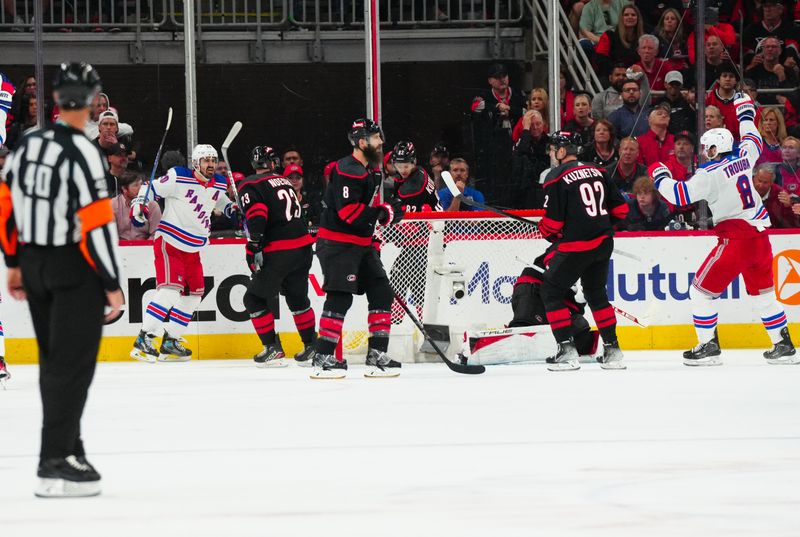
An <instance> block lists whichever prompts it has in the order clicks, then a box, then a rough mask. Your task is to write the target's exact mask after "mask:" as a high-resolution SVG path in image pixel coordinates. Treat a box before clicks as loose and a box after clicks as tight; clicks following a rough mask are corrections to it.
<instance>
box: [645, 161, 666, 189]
mask: <svg viewBox="0 0 800 537" xmlns="http://www.w3.org/2000/svg"><path fill="white" fill-rule="evenodd" d="M647 175H649V176H650V177H652V178H653V181H655V187H656V190H658V185H659V184H660V183H661V181H663V180H664V179H672V172H670V171H669V168H667V165H666V164H664V163H663V162H658V161H656V162H654V163H652V164H651V165H650V166H648V168H647Z"/></svg>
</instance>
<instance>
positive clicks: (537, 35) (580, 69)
mask: <svg viewBox="0 0 800 537" xmlns="http://www.w3.org/2000/svg"><path fill="white" fill-rule="evenodd" d="M525 2H526V4H527V5H528V10H529V11H530V13H531V14H532V15H533V57H534V58H544V59H547V58H549V56H550V50H549V49H548V45H547V34H548V32H549V28H548V26H547V5H546V4H547V3H548V2H547V1H546V0H525ZM558 20H559V21H560V24H559V25H558V34H559V35H558V41H559V44H560V47H559V52H560V55H561V64H562V66H564V67H566V69H567V70H568V71H569V74H570V75H571V76H572V79H573V80H574V81H575V82H576V83H583V84H585V86H584V87H583V88H581V89H584V90H586V91H589V92H592V93H599V92H600V91H603V85H602V84H601V83H600V79H599V78H598V77H597V73H596V72H595V70H594V67H593V66H592V62H591V61H589V58H588V57H587V56H586V53H585V52H584V51H583V48H582V47H581V46H580V43H579V42H578V37H577V36H576V35H575V33H574V32H573V31H572V27H571V26H570V23H569V17H567V14H566V12H565V11H564V8H563V7H561V6H560V5H559V9H558Z"/></svg>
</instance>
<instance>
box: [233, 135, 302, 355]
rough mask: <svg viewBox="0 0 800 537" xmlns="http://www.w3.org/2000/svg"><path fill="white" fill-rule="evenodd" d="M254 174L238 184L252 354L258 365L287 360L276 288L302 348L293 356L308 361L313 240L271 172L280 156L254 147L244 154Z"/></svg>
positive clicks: (282, 182) (288, 190) (291, 196)
mask: <svg viewBox="0 0 800 537" xmlns="http://www.w3.org/2000/svg"><path fill="white" fill-rule="evenodd" d="M250 160H251V164H252V165H253V169H254V170H255V173H254V174H253V175H251V176H249V177H247V178H245V179H244V180H243V181H241V182H240V183H239V184H238V191H239V200H240V202H241V204H242V211H243V212H244V215H245V218H246V219H247V230H248V231H249V238H248V242H247V264H248V266H249V267H250V271H251V272H252V278H251V280H250V284H249V285H248V286H247V292H246V293H245V295H244V306H245V308H247V312H248V313H249V314H250V320H251V321H252V323H253V326H254V327H255V329H256V333H257V334H258V337H259V338H260V339H261V343H262V344H263V345H264V350H263V351H261V352H260V353H258V354H256V355H255V356H254V357H253V359H254V360H255V362H256V365H257V366H258V367H285V366H287V365H288V360H287V359H286V357H285V356H284V354H283V349H282V347H281V345H280V343H279V342H278V341H277V339H276V335H275V313H277V312H274V311H272V310H271V309H270V305H271V303H272V307H274V304H275V302H274V301H273V298H274V297H276V296H277V295H278V292H281V293H282V294H283V295H284V296H285V297H286V305H287V306H289V309H290V310H291V312H292V315H293V316H294V323H295V326H297V331H298V332H300V338H301V339H302V340H303V346H304V348H303V350H302V351H300V352H299V353H298V354H297V355H296V356H295V357H294V358H295V360H297V362H298V363H300V364H301V365H310V364H311V359H312V358H313V356H314V338H315V332H314V327H315V318H314V310H312V309H311V302H310V301H309V299H308V272H309V270H310V269H311V261H312V257H313V252H312V249H311V245H312V244H313V242H314V239H313V238H312V237H311V235H309V234H308V228H307V227H306V225H305V223H304V222H303V219H302V218H300V216H301V208H300V202H299V201H298V200H297V196H296V195H295V192H294V189H293V188H292V183H291V182H290V181H289V180H288V179H286V178H285V177H282V176H281V175H279V174H277V173H276V172H275V170H276V168H277V165H278V162H279V161H280V159H279V157H278V154H277V152H276V151H275V150H274V149H272V148H271V147H269V146H256V147H254V148H253V151H252V153H251V156H250Z"/></svg>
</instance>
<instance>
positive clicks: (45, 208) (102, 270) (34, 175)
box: [0, 123, 119, 290]
mask: <svg viewBox="0 0 800 537" xmlns="http://www.w3.org/2000/svg"><path fill="white" fill-rule="evenodd" d="M106 167H107V164H106V161H105V159H104V158H103V157H102V155H101V154H100V151H99V150H98V149H97V147H96V146H95V145H94V144H92V142H90V141H89V140H88V139H87V138H86V136H85V135H84V134H83V132H82V131H79V130H77V129H74V128H72V127H70V126H68V125H65V124H62V123H57V124H56V125H54V126H53V127H51V128H47V129H40V130H36V131H33V132H31V133H29V134H27V135H26V136H25V137H24V138H23V139H22V140H21V141H20V144H19V146H18V147H17V150H16V151H15V152H14V153H13V154H12V155H11V156H10V157H9V158H8V159H7V161H6V165H5V167H4V168H3V177H4V178H5V181H6V183H7V184H8V186H9V187H10V191H11V205H12V207H13V222H12V224H11V227H9V226H8V225H3V226H2V227H3V228H4V230H5V234H6V235H7V236H10V235H11V232H10V231H8V230H9V229H12V228H13V227H15V228H16V234H17V236H18V240H19V244H20V245H22V247H23V248H24V247H25V246H27V245H35V246H40V247H60V246H67V245H78V246H80V249H81V252H82V253H83V256H84V257H85V258H86V261H87V262H88V263H89V265H91V266H92V268H94V269H95V270H96V271H97V273H98V274H99V275H100V278H101V279H102V281H103V285H104V287H105V288H106V289H107V290H115V289H118V288H119V262H118V259H117V252H116V248H117V242H118V241H117V229H116V223H115V221H114V214H113V211H112V209H111V200H110V199H109V197H108V191H107V183H106ZM0 242H1V243H2V244H4V245H5V243H6V242H9V243H10V239H7V240H4V241H0ZM8 250H12V251H8ZM13 250H14V249H12V248H6V247H5V246H4V253H5V255H6V264H7V265H8V266H16V263H17V260H16V253H15V252H14V251H13Z"/></svg>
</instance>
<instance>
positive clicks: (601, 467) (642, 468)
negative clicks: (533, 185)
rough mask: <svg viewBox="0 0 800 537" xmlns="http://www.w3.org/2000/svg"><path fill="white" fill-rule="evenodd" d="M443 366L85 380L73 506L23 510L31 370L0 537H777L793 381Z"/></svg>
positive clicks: (183, 370) (789, 499)
mask: <svg viewBox="0 0 800 537" xmlns="http://www.w3.org/2000/svg"><path fill="white" fill-rule="evenodd" d="M628 358H629V361H630V369H629V370H628V371H601V370H600V369H599V368H598V366H596V365H584V366H583V369H582V370H581V371H578V372H564V373H549V372H547V371H545V370H544V367H543V366H541V365H520V366H507V367H503V366H495V367H490V368H489V369H488V371H487V372H486V373H485V374H484V375H481V376H475V377H469V376H464V375H458V374H455V373H452V372H450V371H449V370H447V369H446V368H445V367H444V366H443V365H438V364H428V365H416V366H414V365H412V366H404V367H403V375H402V376H401V377H400V378H399V379H391V380H388V379H380V380H376V379H372V380H368V379H365V378H363V377H362V376H361V373H362V372H363V369H361V368H359V367H353V368H351V370H350V377H349V378H347V379H346V380H344V381H312V380H309V379H308V376H307V375H308V370H307V369H301V368H296V367H291V368H288V369H284V370H261V369H256V368H255V367H253V366H252V365H251V363H249V362H244V361H219V362H192V363H187V364H155V365H149V364H143V363H102V364H100V365H99V367H98V372H97V375H96V377H95V381H94V385H93V386H92V391H91V394H90V398H89V403H88V406H87V410H86V413H85V416H84V421H83V430H84V439H85V441H86V446H87V450H88V452H89V458H90V460H91V461H92V462H93V463H94V464H95V465H96V466H97V468H98V469H99V470H100V472H101V473H102V474H103V485H104V491H103V495H102V496H100V497H98V498H94V499H70V500H38V499H35V498H34V496H33V494H32V491H33V487H34V484H35V467H36V461H37V458H36V456H35V455H36V454H37V453H38V447H39V446H38V442H39V437H38V436H39V422H40V403H39V395H38V385H37V381H36V376H37V373H38V370H37V368H36V367H35V366H17V367H14V366H13V364H12V365H11V367H12V369H11V371H12V373H13V375H14V377H13V379H12V381H11V382H10V383H9V386H8V391H0V537H25V536H30V535H37V536H39V535H41V536H59V537H61V536H73V535H74V536H78V537H93V536H103V537H118V536H136V537H160V536H170V537H175V536H183V535H187V536H191V537H203V536H215V537H239V536H256V535H257V536H273V535H274V536H281V537H285V536H314V537H332V536H339V535H342V536H348V537H354V536H369V537H382V536H402V537H412V536H413V537H417V536H420V537H427V536H433V537H445V536H458V537H462V536H473V535H475V536H481V537H488V536H516V535H525V536H535V535H542V536H548V537H555V536H613V537H629V536H631V537H633V536H635V537H661V536H664V537H667V536H669V537H690V536H716V535H719V536H725V537H735V536H748V537H751V536H752V537H755V536H758V537H762V536H770V537H772V536H797V535H800V501H799V500H798V495H800V389H798V388H799V387H800V366H796V367H777V366H769V365H767V364H765V363H764V361H763V359H761V358H760V357H759V353H758V352H756V351H733V352H726V354H725V356H724V358H725V365H724V366H723V367H717V368H707V369H690V368H688V367H685V366H683V365H681V363H680V360H679V353H676V352H648V353H645V352H638V353H634V352H629V353H628Z"/></svg>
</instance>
